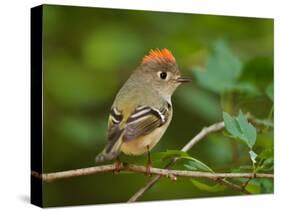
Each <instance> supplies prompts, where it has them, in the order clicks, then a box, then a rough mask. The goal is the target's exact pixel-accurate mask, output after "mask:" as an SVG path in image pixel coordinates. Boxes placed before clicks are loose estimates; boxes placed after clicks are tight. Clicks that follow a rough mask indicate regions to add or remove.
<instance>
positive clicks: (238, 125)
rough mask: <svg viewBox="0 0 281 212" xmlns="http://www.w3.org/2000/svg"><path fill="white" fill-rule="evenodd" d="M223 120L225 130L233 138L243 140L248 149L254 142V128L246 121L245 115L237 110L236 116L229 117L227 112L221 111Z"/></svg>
mask: <svg viewBox="0 0 281 212" xmlns="http://www.w3.org/2000/svg"><path fill="white" fill-rule="evenodd" d="M223 120H224V123H225V128H226V130H227V131H228V132H229V133H230V134H231V135H232V136H234V137H235V138H238V139H240V140H242V141H244V142H245V143H246V144H247V145H248V147H249V148H250V149H252V148H253V146H254V145H255V143H256V137H257V132H256V128H255V127H254V126H253V125H252V124H251V123H249V122H248V120H247V118H246V116H245V115H244V114H243V113H242V111H240V112H239V115H238V116H237V117H231V116H230V115H229V114H228V113H226V112H223Z"/></svg>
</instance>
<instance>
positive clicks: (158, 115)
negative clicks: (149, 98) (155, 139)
mask: <svg viewBox="0 0 281 212" xmlns="http://www.w3.org/2000/svg"><path fill="white" fill-rule="evenodd" d="M169 115H170V109H169V108H168V107H166V105H165V106H163V107H161V108H153V107H149V106H139V107H137V108H136V110H135V111H134V112H133V113H132V114H131V115H130V116H129V118H128V119H127V121H126V125H125V129H124V133H123V138H122V140H123V142H127V141H131V140H134V139H136V138H138V137H140V136H144V135H147V134H149V133H150V132H152V131H154V130H155V129H156V128H158V127H160V126H162V125H163V124H165V123H166V122H167V121H168V117H169Z"/></svg>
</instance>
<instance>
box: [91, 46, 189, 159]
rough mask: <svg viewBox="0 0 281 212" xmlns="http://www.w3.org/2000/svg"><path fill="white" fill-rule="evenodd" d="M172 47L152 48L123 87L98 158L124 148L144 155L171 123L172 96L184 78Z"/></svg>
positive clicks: (113, 156)
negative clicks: (106, 141) (171, 50)
mask: <svg viewBox="0 0 281 212" xmlns="http://www.w3.org/2000/svg"><path fill="white" fill-rule="evenodd" d="M190 81H191V80H190V79H188V78H184V77H182V76H181V74H180V71H179V69H178V66H177V63H176V60H175V58H174V56H173V55H172V53H171V52H170V51H169V50H168V49H163V50H159V49H157V50H151V51H150V53H149V55H147V56H145V57H144V58H143V60H142V63H141V64H140V66H139V67H138V68H137V69H136V70H135V71H134V72H133V73H132V75H131V76H130V78H129V79H128V80H127V81H126V83H125V84H124V85H123V87H122V88H121V89H120V90H119V92H118V94H117V96H116V98H115V100H114V102H113V105H112V107H111V112H110V115H109V120H108V144H107V145H106V147H105V148H104V150H103V151H102V152H101V153H100V154H99V155H98V156H97V157H96V162H102V161H104V160H113V159H115V158H116V157H117V156H118V155H119V154H120V152H123V153H125V154H130V155H140V154H143V153H145V152H147V151H150V150H151V149H152V148H153V147H154V146H155V145H156V144H157V143H158V141H159V140H160V138H161V137H162V135H163V134H164V132H165V131H166V129H167V127H168V126H169V124H170V122H171V119H172V114H173V108H172V102H171V96H172V94H173V93H174V91H175V90H176V88H177V87H178V86H179V85H180V84H181V83H183V82H190Z"/></svg>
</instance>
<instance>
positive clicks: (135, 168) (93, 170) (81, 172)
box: [31, 163, 274, 182]
mask: <svg viewBox="0 0 281 212" xmlns="http://www.w3.org/2000/svg"><path fill="white" fill-rule="evenodd" d="M118 170H120V171H121V170H123V171H130V172H135V173H144V174H145V173H147V167H146V166H141V165H134V164H127V163H121V164H120V165H118ZM112 171H116V164H110V165H102V166H93V167H88V168H82V169H75V170H69V171H61V172H54V173H48V174H39V173H38V172H35V171H32V172H31V175H32V176H34V177H37V178H40V179H42V180H43V181H45V182H51V181H54V180H59V179H64V178H70V177H78V176H85V175H93V174H97V173H103V172H112ZM150 173H151V174H152V175H157V176H159V175H160V176H165V177H168V178H170V179H172V180H176V179H177V178H176V177H192V178H207V179H212V180H218V179H225V178H248V179H249V178H250V179H252V178H269V179H273V177H274V176H273V174H266V173H257V174H255V175H254V176H253V173H210V172H199V171H186V170H169V169H161V168H154V167H151V168H150Z"/></svg>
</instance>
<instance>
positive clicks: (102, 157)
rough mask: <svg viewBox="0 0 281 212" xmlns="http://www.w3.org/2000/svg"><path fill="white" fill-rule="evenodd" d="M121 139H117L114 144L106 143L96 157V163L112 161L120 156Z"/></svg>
mask: <svg viewBox="0 0 281 212" xmlns="http://www.w3.org/2000/svg"><path fill="white" fill-rule="evenodd" d="M121 144H122V139H118V140H117V141H116V142H115V143H108V144H107V145H106V146H105V148H104V150H103V151H102V152H101V153H100V154H98V155H97V156H96V163H101V162H103V161H106V160H114V159H115V158H117V156H118V155H119V154H120V148H121Z"/></svg>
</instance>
